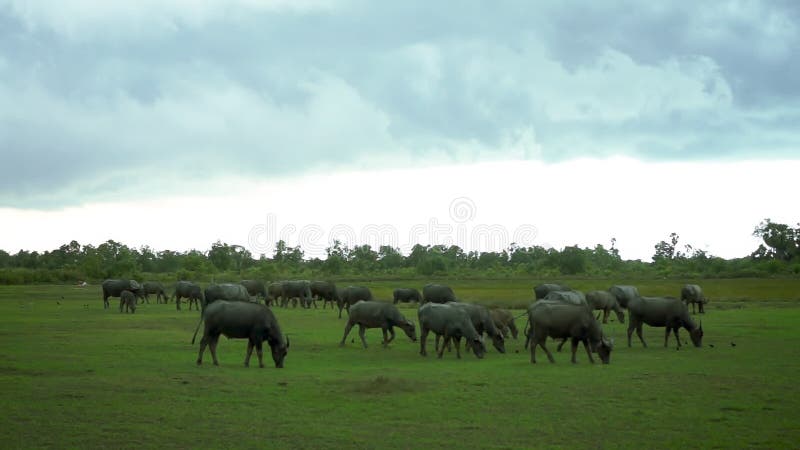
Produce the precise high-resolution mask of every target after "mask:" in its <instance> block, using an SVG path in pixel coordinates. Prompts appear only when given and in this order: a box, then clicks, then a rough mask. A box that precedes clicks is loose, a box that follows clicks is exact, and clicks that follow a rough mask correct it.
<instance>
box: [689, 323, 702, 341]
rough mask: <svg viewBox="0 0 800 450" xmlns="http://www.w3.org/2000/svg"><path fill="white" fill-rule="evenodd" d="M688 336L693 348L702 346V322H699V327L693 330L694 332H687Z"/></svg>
mask: <svg viewBox="0 0 800 450" xmlns="http://www.w3.org/2000/svg"><path fill="white" fill-rule="evenodd" d="M689 336H690V337H691V338H692V344H694V346H695V347H702V346H703V322H702V321H701V322H700V326H699V327H697V328H695V329H694V330H692V331H690V332H689Z"/></svg>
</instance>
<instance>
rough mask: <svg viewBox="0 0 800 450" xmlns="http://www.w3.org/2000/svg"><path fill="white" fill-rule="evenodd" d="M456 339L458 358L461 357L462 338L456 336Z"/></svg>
mask: <svg viewBox="0 0 800 450" xmlns="http://www.w3.org/2000/svg"><path fill="white" fill-rule="evenodd" d="M455 341H456V358H458V359H461V338H460V337H458V338H455Z"/></svg>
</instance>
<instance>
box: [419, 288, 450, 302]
mask: <svg viewBox="0 0 800 450" xmlns="http://www.w3.org/2000/svg"><path fill="white" fill-rule="evenodd" d="M455 301H456V294H455V293H453V289H451V288H450V286H446V285H444V284H426V285H425V286H424V287H423V288H422V302H423V303H429V302H433V303H447V302H455Z"/></svg>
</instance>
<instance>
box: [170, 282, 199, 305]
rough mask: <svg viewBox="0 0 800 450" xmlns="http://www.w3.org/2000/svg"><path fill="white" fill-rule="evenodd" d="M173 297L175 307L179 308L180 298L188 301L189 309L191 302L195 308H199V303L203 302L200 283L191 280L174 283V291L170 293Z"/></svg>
mask: <svg viewBox="0 0 800 450" xmlns="http://www.w3.org/2000/svg"><path fill="white" fill-rule="evenodd" d="M172 296H173V297H174V298H175V309H177V310H179V311H180V309H181V299H182V298H185V299H187V301H188V303H189V310H190V311H191V309H192V304H194V305H195V308H196V309H197V310H200V305H202V304H203V298H204V297H203V289H202V288H201V287H200V285H198V284H195V283H192V282H191V281H178V282H177V283H175V292H174V293H173V294H172Z"/></svg>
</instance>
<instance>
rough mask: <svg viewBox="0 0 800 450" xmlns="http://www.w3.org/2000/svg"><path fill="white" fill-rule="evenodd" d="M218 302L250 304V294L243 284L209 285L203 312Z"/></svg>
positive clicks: (203, 300)
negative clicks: (208, 306)
mask: <svg viewBox="0 0 800 450" xmlns="http://www.w3.org/2000/svg"><path fill="white" fill-rule="evenodd" d="M217 300H228V301H231V302H250V294H249V293H247V289H245V287H244V286H242V285H241V284H232V283H222V284H211V285H209V286H208V287H207V288H206V290H205V293H204V296H203V299H202V302H201V304H202V305H203V310H205V308H206V306H207V305H210V304H211V303H214V302H215V301H217Z"/></svg>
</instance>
